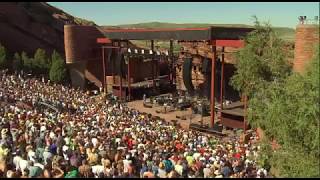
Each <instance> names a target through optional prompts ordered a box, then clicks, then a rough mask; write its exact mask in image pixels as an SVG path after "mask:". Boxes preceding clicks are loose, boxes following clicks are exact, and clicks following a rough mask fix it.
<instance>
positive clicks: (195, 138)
mask: <svg viewBox="0 0 320 180" xmlns="http://www.w3.org/2000/svg"><path fill="white" fill-rule="evenodd" d="M41 102H42V103H46V104H50V105H52V106H54V107H56V108H57V110H53V109H52V108H49V107H46V106H43V105H41ZM0 105H1V109H0V121H1V124H0V130H1V143H0V177H7V178H9V177H29V178H35V177H44V178H62V177H64V178H72V177H85V178H86V177H96V178H107V177H110V178H112V177H113V178H117V177H118V178H119V177H126V178H130V177H141V178H174V177H175V178H179V177H181V178H194V177H204V178H209V177H215V178H226V177H230V178H232V177H234V178H236V177H240V178H245V177H249V178H256V177H261V178H262V177H267V176H268V172H267V170H265V169H263V168H261V167H259V166H258V164H257V159H258V158H259V146H258V145H257V144H256V142H257V137H256V136H252V137H250V139H249V141H247V142H242V141H240V140H239V139H238V138H237V139H230V140H222V139H220V138H217V137H214V136H212V135H206V134H203V133H200V132H196V131H191V130H184V129H180V128H176V127H175V126H173V125H172V124H171V123H170V122H166V121H165V120H162V119H159V118H156V117H153V116H151V115H149V114H145V113H142V112H139V111H138V110H135V109H130V108H128V107H126V106H125V104H123V103H120V102H119V101H117V100H112V99H104V98H103V97H102V96H101V97H100V96H99V97H98V98H92V97H91V95H90V94H89V93H87V92H84V91H81V90H77V89H74V88H71V87H66V86H62V85H57V84H52V83H50V82H45V81H44V80H41V79H34V78H26V77H24V75H20V74H9V73H7V72H5V71H1V72H0Z"/></svg>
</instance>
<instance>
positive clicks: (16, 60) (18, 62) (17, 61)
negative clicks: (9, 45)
mask: <svg viewBox="0 0 320 180" xmlns="http://www.w3.org/2000/svg"><path fill="white" fill-rule="evenodd" d="M12 67H13V70H15V71H20V70H22V68H23V62H22V59H21V57H20V55H19V53H17V52H16V53H14V56H13V62H12Z"/></svg>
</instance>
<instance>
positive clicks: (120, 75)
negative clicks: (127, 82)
mask: <svg viewBox="0 0 320 180" xmlns="http://www.w3.org/2000/svg"><path fill="white" fill-rule="evenodd" d="M118 52H119V53H121V48H119V51H118ZM120 64H121V63H120ZM120 66H121V65H120ZM119 77H120V99H121V101H122V74H121V71H120V74H119Z"/></svg>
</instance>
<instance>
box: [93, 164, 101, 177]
mask: <svg viewBox="0 0 320 180" xmlns="http://www.w3.org/2000/svg"><path fill="white" fill-rule="evenodd" d="M91 169H92V173H93V174H94V175H95V176H99V174H100V173H103V172H104V167H103V166H102V165H95V166H92V167H91Z"/></svg>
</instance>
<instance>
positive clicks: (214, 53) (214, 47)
mask: <svg viewBox="0 0 320 180" xmlns="http://www.w3.org/2000/svg"><path fill="white" fill-rule="evenodd" d="M211 46H212V63H211V127H212V128H213V127H214V117H215V114H214V111H215V100H214V96H215V92H214V90H215V85H214V80H215V62H216V50H217V49H216V41H215V40H214V41H211Z"/></svg>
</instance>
